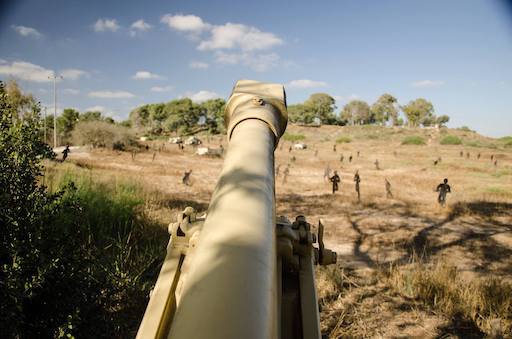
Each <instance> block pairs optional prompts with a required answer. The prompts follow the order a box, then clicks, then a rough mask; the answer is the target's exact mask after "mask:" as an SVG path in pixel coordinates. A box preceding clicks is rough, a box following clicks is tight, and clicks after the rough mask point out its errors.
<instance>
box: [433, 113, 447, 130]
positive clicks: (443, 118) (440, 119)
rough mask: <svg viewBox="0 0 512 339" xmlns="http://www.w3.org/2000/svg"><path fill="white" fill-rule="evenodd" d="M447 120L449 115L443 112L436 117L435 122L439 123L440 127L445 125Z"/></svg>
mask: <svg viewBox="0 0 512 339" xmlns="http://www.w3.org/2000/svg"><path fill="white" fill-rule="evenodd" d="M448 121H450V117H449V116H447V115H446V114H443V115H440V116H438V117H437V121H436V123H437V125H439V127H442V126H445V125H446V123H447V122H448Z"/></svg>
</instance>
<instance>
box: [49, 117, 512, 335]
mask: <svg viewBox="0 0 512 339" xmlns="http://www.w3.org/2000/svg"><path fill="white" fill-rule="evenodd" d="M447 135H453V136H457V137H458V138H460V139H461V140H462V144H461V145H441V140H442V139H443V138H444V137H446V136H447ZM407 136H420V137H422V138H423V139H424V141H425V144H424V145H402V141H403V140H404V138H406V137H407ZM342 137H348V138H342ZM294 138H295V139H297V138H298V139H303V140H301V142H303V143H305V144H307V149H305V150H292V151H290V150H289V149H290V146H291V145H292V144H293V142H291V141H287V140H292V139H294ZM340 138H341V139H340ZM201 139H202V140H203V141H204V142H205V144H206V145H208V146H211V147H213V148H218V147H219V145H220V143H223V144H224V147H226V146H227V145H226V141H225V140H224V137H221V136H215V137H211V138H207V137H206V136H204V137H201ZM208 139H209V140H208ZM285 139H287V140H285ZM337 141H338V142H339V143H337ZM347 141H348V142H347ZM148 145H149V150H148V151H144V152H140V153H137V154H136V155H135V157H134V158H133V159H132V154H131V153H129V152H113V151H96V150H95V151H87V150H75V151H73V152H72V153H71V154H70V156H69V162H70V163H65V164H52V165H49V170H51V171H56V172H60V171H65V170H74V171H79V172H80V173H83V175H89V176H91V177H92V178H94V180H98V181H102V180H105V181H116V180H121V179H122V180H130V181H133V182H136V183H138V184H140V185H141V186H142V187H143V188H144V192H145V197H146V199H145V206H144V210H145V213H146V214H147V215H148V216H150V217H151V218H153V219H154V220H155V221H158V222H159V223H160V224H162V225H165V224H167V223H169V222H170V221H173V219H174V213H175V212H177V211H179V210H182V209H183V208H184V207H186V206H193V207H195V208H196V209H197V210H200V211H206V209H207V208H208V203H209V199H210V196H211V193H212V191H213V189H214V186H215V184H216V181H217V179H218V176H219V173H220V170H221V167H222V158H220V157H206V156H198V155H194V149H193V148H192V147H191V146H188V147H187V148H185V150H183V151H181V150H179V149H178V147H177V146H176V145H172V144H168V143H165V141H150V142H148ZM334 145H336V151H334V150H333V146H334ZM461 151H462V152H463V156H462V157H461V156H460V152H461ZM478 154H480V158H479V159H478V157H477V156H478ZM342 155H343V161H341V156H342ZM350 156H352V161H351V162H349V157H350ZM491 156H493V159H495V160H497V166H495V164H494V162H493V161H491ZM439 157H440V158H441V160H440V161H439V162H438V163H437V165H435V164H434V161H435V160H436V159H438V158H439ZM376 160H378V162H379V167H380V169H376V166H375V164H374V163H375V161H376ZM288 165H289V175H288V176H287V178H286V180H285V179H284V177H283V172H284V170H285V168H286V167H287V166H288ZM277 167H279V175H278V176H277V178H276V196H277V214H279V215H286V216H288V217H290V218H294V217H295V216H296V215H299V214H302V215H305V216H306V218H307V219H308V221H309V222H310V223H311V224H316V223H317V222H318V219H320V218H321V219H323V221H324V223H325V225H326V238H327V239H326V243H327V245H328V247H330V248H331V249H334V250H336V252H337V253H338V264H337V265H336V267H328V268H319V269H318V270H317V281H318V287H319V294H320V303H321V310H322V313H321V314H322V320H321V322H322V329H323V331H324V333H327V334H329V335H330V337H332V338H338V337H340V338H341V337H343V338H345V337H354V338H359V337H377V338H380V337H382V338H450V337H460V338H470V337H475V338H480V337H496V338H498V337H512V301H511V299H512V288H511V285H510V284H511V283H512V260H511V257H512V147H505V142H503V141H500V140H496V139H490V138H485V137H482V136H479V135H478V134H476V133H473V132H471V131H464V130H448V129H442V130H437V129H406V128H395V129H393V128H382V127H375V126H361V127H338V126H323V127H320V128H311V127H300V126H289V127H288V130H287V135H286V137H285V138H283V139H282V140H281V143H280V145H279V147H278V149H277V150H276V168H277ZM326 167H329V168H330V169H331V170H337V171H338V173H339V175H340V176H341V185H340V191H339V192H337V193H336V194H335V195H333V194H331V186H330V184H329V182H328V181H327V180H325V178H324V172H325V169H326ZM190 169H192V170H193V172H192V175H191V179H192V185H191V186H186V185H183V184H182V182H181V180H182V176H183V173H184V172H185V171H186V170H190ZM357 170H359V174H360V176H361V202H358V200H357V195H356V192H355V190H354V181H353V177H354V173H355V172H356V171H357ZM443 178H448V180H449V184H450V186H451V189H452V193H451V194H448V198H447V205H446V206H445V207H440V206H439V205H438V203H437V193H436V192H435V188H436V186H437V185H438V184H439V183H441V182H442V180H443ZM385 179H387V180H389V182H390V183H391V187H392V188H391V190H392V193H393V197H392V198H387V197H386V190H385Z"/></svg>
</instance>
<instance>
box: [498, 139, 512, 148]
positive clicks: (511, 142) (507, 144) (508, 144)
mask: <svg viewBox="0 0 512 339" xmlns="http://www.w3.org/2000/svg"><path fill="white" fill-rule="evenodd" d="M499 140H500V141H502V142H503V143H504V144H503V146H505V147H507V148H508V147H512V136H507V137H503V138H500V139H499Z"/></svg>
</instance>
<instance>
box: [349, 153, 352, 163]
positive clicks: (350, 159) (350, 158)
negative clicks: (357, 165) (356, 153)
mask: <svg viewBox="0 0 512 339" xmlns="http://www.w3.org/2000/svg"><path fill="white" fill-rule="evenodd" d="M348 162H352V154H351V155H350V156H349V157H348Z"/></svg>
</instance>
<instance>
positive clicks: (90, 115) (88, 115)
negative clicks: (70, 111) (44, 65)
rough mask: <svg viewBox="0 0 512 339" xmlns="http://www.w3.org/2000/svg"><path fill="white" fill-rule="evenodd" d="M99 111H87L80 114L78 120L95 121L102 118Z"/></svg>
mask: <svg viewBox="0 0 512 339" xmlns="http://www.w3.org/2000/svg"><path fill="white" fill-rule="evenodd" d="M102 119H103V117H102V116H101V112H99V111H87V112H84V113H82V114H80V121H95V120H102Z"/></svg>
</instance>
